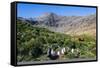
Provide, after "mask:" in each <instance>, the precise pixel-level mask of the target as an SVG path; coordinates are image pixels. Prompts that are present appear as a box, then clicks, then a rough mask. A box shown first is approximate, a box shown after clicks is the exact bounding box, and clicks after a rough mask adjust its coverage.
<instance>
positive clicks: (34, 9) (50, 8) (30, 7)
mask: <svg viewBox="0 0 100 68" xmlns="http://www.w3.org/2000/svg"><path fill="white" fill-rule="evenodd" d="M49 12H52V13H56V14H58V15H62V16H86V15H90V14H95V13H96V8H92V7H77V6H58V5H43V4H27V3H18V4H17V17H23V18H35V17H38V16H41V15H43V14H44V13H49Z"/></svg>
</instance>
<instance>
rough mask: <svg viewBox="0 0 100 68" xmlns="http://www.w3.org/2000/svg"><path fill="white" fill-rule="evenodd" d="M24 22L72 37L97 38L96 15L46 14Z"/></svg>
mask: <svg viewBox="0 0 100 68" xmlns="http://www.w3.org/2000/svg"><path fill="white" fill-rule="evenodd" d="M20 20H23V19H20ZM24 21H27V22H30V23H32V24H33V25H35V26H39V27H45V28H47V29H49V30H51V31H55V32H60V33H65V34H71V35H73V34H74V35H81V34H90V35H94V36H96V15H95V14H92V15H88V16H61V15H57V14H55V13H45V14H43V15H41V16H38V17H36V18H31V19H24Z"/></svg>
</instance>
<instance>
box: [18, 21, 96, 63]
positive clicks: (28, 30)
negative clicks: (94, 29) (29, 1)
mask: <svg viewBox="0 0 100 68" xmlns="http://www.w3.org/2000/svg"><path fill="white" fill-rule="evenodd" d="M16 24H17V51H18V52H17V61H18V62H22V61H42V60H50V58H49V57H47V50H48V48H50V47H52V48H53V49H55V50H59V49H60V48H62V47H66V48H68V50H67V52H66V54H65V55H64V56H63V57H62V58H61V59H72V58H76V53H77V52H74V53H71V49H72V47H73V46H75V49H76V50H77V49H78V50H79V55H78V57H77V58H95V57H96V39H95V37H94V36H91V35H86V34H84V35H79V36H71V35H67V34H62V33H57V32H53V31H50V30H48V29H46V28H41V27H36V26H34V25H32V24H30V23H26V22H21V21H17V23H16ZM80 39H84V40H83V41H81V40H80ZM58 60H59V59H58Z"/></svg>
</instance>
